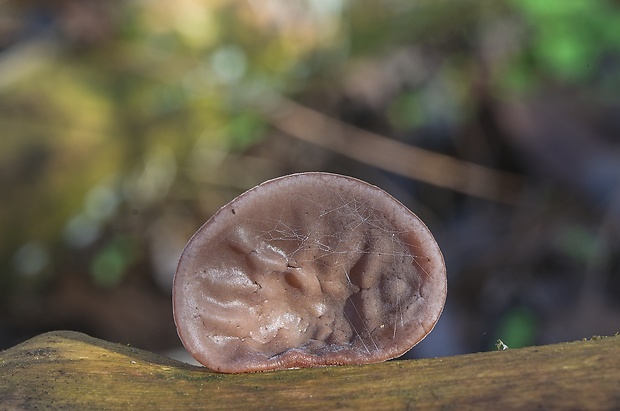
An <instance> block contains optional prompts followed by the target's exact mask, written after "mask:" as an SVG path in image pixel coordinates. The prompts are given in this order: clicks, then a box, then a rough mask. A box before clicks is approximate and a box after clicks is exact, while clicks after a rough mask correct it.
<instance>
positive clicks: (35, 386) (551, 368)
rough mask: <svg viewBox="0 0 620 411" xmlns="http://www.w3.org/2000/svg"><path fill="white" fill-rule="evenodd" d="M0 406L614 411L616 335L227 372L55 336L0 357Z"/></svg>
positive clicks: (618, 383) (618, 393) (618, 373)
mask: <svg viewBox="0 0 620 411" xmlns="http://www.w3.org/2000/svg"><path fill="white" fill-rule="evenodd" d="M0 409H2V410H5V409H6V410H34V409H37V410H42V409H63V410H86V409H107V410H128V409H141V410H157V409H178V410H200V409H251V410H262V409H314V410H320V409H355V410H364V409H368V410H382V409H384V410H398V409H455V410H463V409H502V410H506V409H521V410H524V409H575V410H577V409H579V410H582V409H620V336H614V337H596V338H593V339H592V340H587V341H577V342H572V343H564V344H555V345H547V346H537V347H529V348H521V349H508V350H505V351H494V352H485V353H477V354H467V355H460V356H456V357H444V358H434V359H423V360H404V361H390V362H386V363H381V364H372V365H361V366H341V367H323V368H312V369H302V370H285V371H271V372H263V373H255V374H237V375H232V374H219V373H215V372H212V371H209V370H207V369H205V368H202V367H195V366H192V365H188V364H184V363H181V362H177V361H174V360H171V359H168V358H165V357H162V356H159V355H157V354H154V353H151V352H147V351H143V350H139V349H136V348H132V347H129V346H125V345H120V344H114V343H110V342H107V341H102V340H98V339H96V338H92V337H89V336H87V335H85V334H80V333H76V332H70V331H56V332H50V333H46V334H42V335H39V336H37V337H35V338H32V339H30V340H28V341H26V342H24V343H22V344H19V345H16V346H15V347H12V348H10V349H8V350H5V351H2V352H0Z"/></svg>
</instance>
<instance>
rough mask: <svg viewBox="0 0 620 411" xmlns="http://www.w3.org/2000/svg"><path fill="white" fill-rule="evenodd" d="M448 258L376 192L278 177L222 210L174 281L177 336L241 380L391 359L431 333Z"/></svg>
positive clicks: (187, 253)
mask: <svg viewBox="0 0 620 411" xmlns="http://www.w3.org/2000/svg"><path fill="white" fill-rule="evenodd" d="M445 299H446V272H445V265H444V261H443V256H442V254H441V251H440V250H439V247H438V246H437V243H436V242H435V239H434V238H433V236H432V234H431V233H430V231H429V230H428V228H427V227H426V226H425V225H424V223H423V222H422V221H421V220H420V219H419V218H418V217H417V216H416V215H415V214H413V213H412V212H411V211H409V210H408V209H407V208H406V207H405V206H403V205H402V204H401V203H399V202H398V201H397V200H396V199H394V198H393V197H391V196H390V195H389V194H387V193H386V192H384V191H383V190H381V189H379V188H377V187H375V186H372V185H370V184H368V183H365V182H363V181H360V180H357V179H354V178H351V177H345V176H341V175H336V174H330V173H300V174H293V175H289V176H285V177H280V178H276V179H274V180H270V181H267V182H265V183H263V184H260V185H259V186H257V187H254V188H252V189H250V190H249V191H247V192H245V193H243V194H241V195H240V196H239V197H237V198H235V199H234V200H232V201H231V202H230V203H228V204H227V205H225V206H224V207H222V208H221V209H220V210H219V211H218V212H217V213H215V215H213V216H212V217H211V218H210V219H209V220H208V221H207V222H206V223H205V224H204V225H203V226H202V227H201V228H200V229H199V230H198V231H197V232H196V233H195V234H194V236H193V237H192V238H191V240H190V241H189V243H188V244H187V246H186V247H185V250H184V251H183V253H182V255H181V258H180V261H179V265H178V268H177V271H176V274H175V278H174V286H173V310H174V319H175V323H176V326H177V331H178V334H179V337H180V338H181V341H182V342H183V344H184V345H185V347H186V348H187V350H188V351H189V352H190V353H191V354H192V355H193V356H194V358H196V359H197V360H198V361H199V362H200V363H202V364H204V365H205V366H207V367H208V368H210V369H212V370H216V371H220V372H227V373H239V372H251V371H264V370H275V369H285V368H299V367H313V366H324V365H337V364H366V363H374V362H380V361H385V360H388V359H390V358H394V357H397V356H399V355H401V354H403V353H405V352H406V351H407V350H409V349H410V348H411V347H413V346H414V345H415V344H417V343H418V342H419V341H421V340H422V339H423V338H424V337H425V336H426V335H427V334H428V333H429V332H430V331H431V330H432V329H433V327H434V326H435V323H436V322H437V320H438V318H439V316H440V314H441V312H442V310H443V306H444V302H445Z"/></svg>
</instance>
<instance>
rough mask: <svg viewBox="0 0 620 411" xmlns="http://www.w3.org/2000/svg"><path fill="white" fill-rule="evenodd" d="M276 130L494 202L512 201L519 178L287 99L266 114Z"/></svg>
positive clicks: (520, 182) (520, 184) (520, 183)
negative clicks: (381, 133)
mask: <svg viewBox="0 0 620 411" xmlns="http://www.w3.org/2000/svg"><path fill="white" fill-rule="evenodd" d="M268 116H269V119H270V121H271V123H272V124H273V125H274V126H275V127H276V128H278V129H280V130H281V131H283V132H285V133H287V134H289V135H290V136H293V137H295V138H298V139H300V140H304V141H308V142H310V143H313V144H316V145H319V146H321V147H325V148H327V149H330V150H333V151H335V152H337V153H340V154H343V155H345V156H348V157H351V158H353V159H355V160H357V161H360V162H362V163H365V164H369V165H372V166H375V167H378V168H381V169H383V170H387V171H390V172H393V173H397V174H400V175H402V176H405V177H409V178H412V179H415V180H418V181H422V182H425V183H428V184H432V185H435V186H439V187H443V188H447V189H450V190H454V191H457V192H459V193H464V194H467V195H470V196H473V197H479V198H483V199H487V200H491V201H495V202H500V203H506V204H513V205H514V204H517V203H518V201H519V197H520V194H521V192H522V189H523V186H524V181H523V179H522V178H521V177H520V176H518V175H516V174H512V173H507V172H503V171H498V170H494V169H491V168H488V167H484V166H480V165H477V164H473V163H469V162H466V161H463V160H459V159H457V158H454V157H450V156H447V155H444V154H439V153H436V152H433V151H429V150H424V149H421V148H418V147H414V146H411V145H408V144H404V143H401V142H399V141H395V140H392V139H389V138H386V137H384V136H381V135H379V134H376V133H372V132H369V131H366V130H362V129H359V128H357V127H353V126H351V125H349V124H346V123H343V122H342V121H339V120H337V119H334V118H331V117H329V116H327V115H325V114H322V113H319V112H317V111H315V110H312V109H310V108H307V107H304V106H302V105H300V104H297V103H295V102H293V101H291V100H287V99H281V100H280V101H279V102H278V104H277V105H276V109H275V110H272V111H271V112H269V114H268Z"/></svg>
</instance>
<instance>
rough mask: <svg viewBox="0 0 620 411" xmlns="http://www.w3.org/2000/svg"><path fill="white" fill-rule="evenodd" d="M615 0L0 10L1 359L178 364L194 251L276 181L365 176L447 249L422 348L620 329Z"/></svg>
mask: <svg viewBox="0 0 620 411" xmlns="http://www.w3.org/2000/svg"><path fill="white" fill-rule="evenodd" d="M619 27H620V3H619V2H618V1H603V0H587V1H586V0H567V1H560V0H557V1H553V0H549V1H538V0H514V1H509V0H501V1H468V0H463V1H456V0H455V1H437V0H435V1H430V0H428V1H411V0H390V1H385V0H382V1H379V0H370V1H365V2H354V1H347V0H333V1H330V0H306V1H301V0H300V1H284V0H264V1H257V0H247V1H231V0H219V1H207V0H182V1H175V2H138V1H127V0H116V1H108V2H100V1H94V0H93V1H88V0H82V1H79V0H64V1H63V0H56V1H45V2H43V1H34V0H33V1H5V2H2V3H0V198H1V202H0V232H1V233H2V234H1V236H0V348H7V347H9V346H12V345H14V344H17V343H19V342H21V341H23V340H24V339H26V338H29V337H32V336H34V335H36V334H38V333H41V332H44V331H48V330H57V329H71V330H77V331H82V332H86V333H88V334H90V335H92V336H95V337H99V338H103V339H106V340H110V341H115V342H120V343H123V344H131V345H132V346H136V347H139V348H144V349H147V350H152V351H156V352H160V353H166V354H168V355H172V354H171V353H172V350H175V349H178V348H179V347H180V341H179V339H178V337H177V335H176V331H175V327H174V323H173V320H172V309H171V283H172V276H173V274H174V270H175V267H176V262H177V260H178V257H179V255H180V253H181V250H182V249H183V247H184V245H185V243H186V242H187V240H188V239H189V238H190V236H191V235H192V234H193V233H194V231H196V230H197V229H198V227H200V225H202V223H204V222H205V221H206V220H207V219H208V218H209V217H210V216H211V215H212V214H213V213H214V212H215V211H217V209H218V208H219V207H221V206H222V205H224V204H225V203H227V202H228V201H230V200H231V199H232V198H234V197H235V196H236V195H238V194H240V193H241V192H243V191H245V190H246V189H248V188H250V187H252V186H254V185H256V184H259V183H261V182H262V181H264V180H267V179H269V178H273V177H277V176H281V175H284V174H289V173H293V172H300V171H331V172H337V173H342V174H346V175H351V176H354V177H357V178H361V179H363V180H366V181H368V182H370V183H372V184H375V185H378V186H379V187H381V188H383V189H384V190H386V191H388V192H389V193H391V194H392V195H394V196H395V197H397V198H398V199H399V200H400V201H402V202H403V203H404V204H405V205H407V206H408V207H409V208H410V209H411V210H413V211H414V212H415V213H416V214H418V215H419V216H420V217H421V218H422V220H423V221H425V222H426V223H427V225H428V226H429V227H430V229H431V230H432V232H433V233H434V234H435V236H436V238H437V241H438V242H439V244H440V247H441V248H442V250H443V253H444V256H445V259H446V264H447V269H448V301H447V305H446V308H445V310H444V314H443V315H442V317H441V319H440V321H439V323H438V325H437V326H436V328H435V330H434V331H433V333H431V335H430V336H429V337H428V338H427V339H426V340H424V341H423V342H422V343H421V344H420V345H418V346H417V347H416V348H415V349H414V350H413V351H412V352H411V354H410V356H413V357H424V356H442V355H453V354H459V353H466V352H475V351H483V350H489V349H494V344H495V341H496V340H497V339H498V338H501V339H502V341H504V343H506V344H507V345H508V346H509V347H519V346H526V345H535V344H547V343H553V342H561V341H570V340H575V339H580V338H586V337H591V336H592V335H595V334H608V335H609V334H614V333H616V332H618V331H620V241H619V240H620V226H619V224H620V191H619V189H618V188H619V183H620V181H619V178H620V97H619V96H620V30H619V29H618V28H619Z"/></svg>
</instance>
